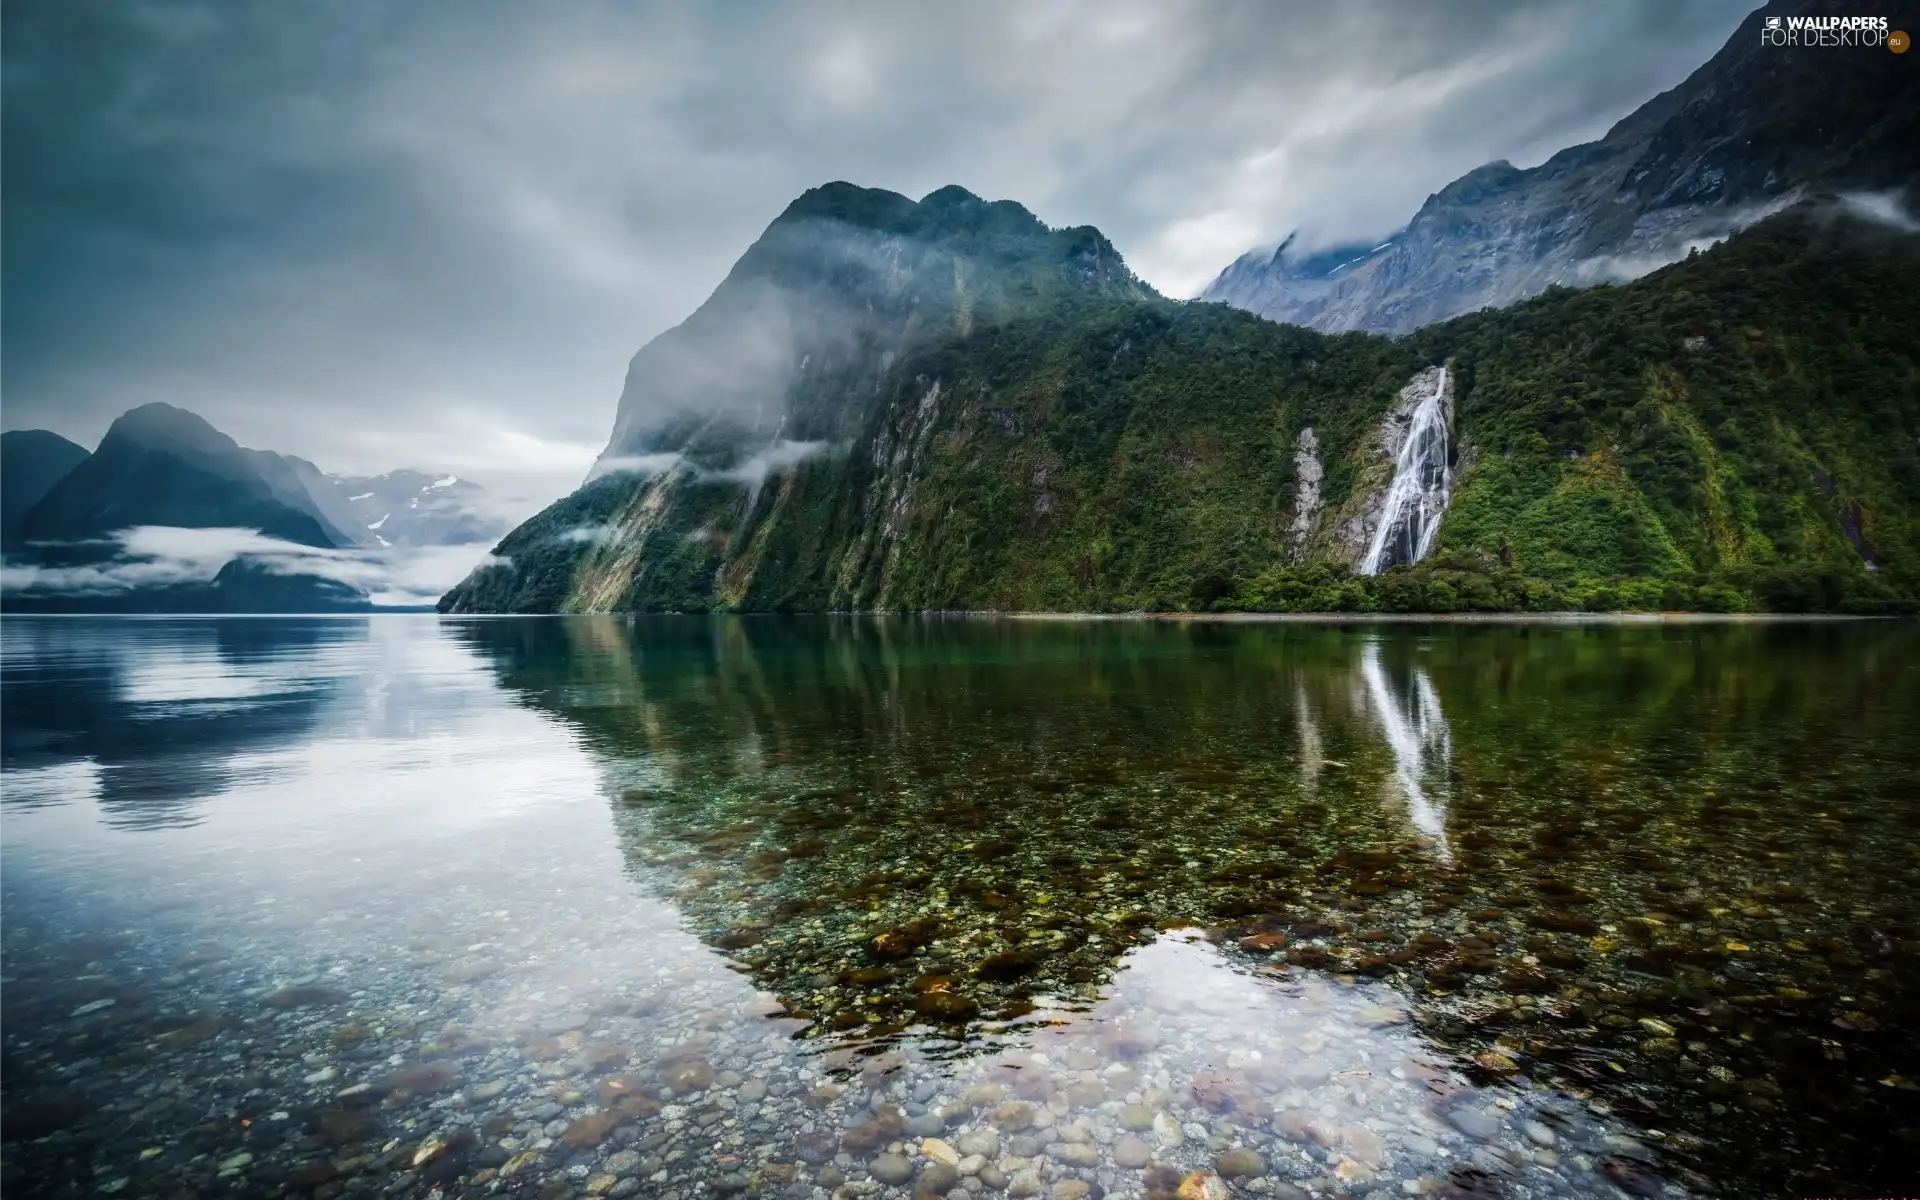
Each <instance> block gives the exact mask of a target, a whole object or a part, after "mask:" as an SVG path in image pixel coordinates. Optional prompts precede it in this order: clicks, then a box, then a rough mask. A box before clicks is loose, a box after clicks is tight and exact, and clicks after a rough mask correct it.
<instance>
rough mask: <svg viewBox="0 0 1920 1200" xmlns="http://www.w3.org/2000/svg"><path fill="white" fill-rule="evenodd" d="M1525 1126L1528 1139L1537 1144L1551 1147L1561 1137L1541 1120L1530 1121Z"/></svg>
mask: <svg viewBox="0 0 1920 1200" xmlns="http://www.w3.org/2000/svg"><path fill="white" fill-rule="evenodd" d="M1524 1128H1525V1130H1526V1134H1527V1140H1528V1141H1530V1142H1532V1143H1533V1144H1534V1145H1536V1146H1546V1147H1548V1148H1549V1149H1551V1148H1552V1147H1553V1145H1554V1144H1555V1143H1556V1142H1558V1141H1559V1140H1560V1139H1559V1137H1557V1136H1556V1135H1555V1134H1554V1132H1553V1130H1551V1129H1548V1128H1547V1127H1546V1126H1545V1125H1543V1124H1541V1123H1540V1122H1539V1121H1528V1122H1527V1123H1526V1125H1525V1126H1524Z"/></svg>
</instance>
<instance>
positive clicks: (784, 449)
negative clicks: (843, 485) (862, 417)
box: [561, 438, 832, 540]
mask: <svg viewBox="0 0 1920 1200" xmlns="http://www.w3.org/2000/svg"><path fill="white" fill-rule="evenodd" d="M831 446H832V443H831V442H794V441H788V440H786V439H785V438H781V439H778V440H776V441H774V442H773V443H772V444H771V445H769V446H767V447H766V448H765V449H763V450H760V451H758V452H756V453H755V454H753V455H752V456H750V457H748V458H746V459H744V460H743V461H741V462H740V463H738V464H736V465H734V466H731V467H722V468H719V469H717V470H713V469H708V468H706V467H702V466H699V465H698V464H696V463H694V462H692V461H691V460H690V459H688V458H687V456H686V455H684V454H676V453H660V454H616V455H609V456H608V457H606V458H603V459H601V460H600V461H599V463H598V464H596V465H595V467H594V469H593V475H592V476H591V478H594V479H598V478H600V477H602V476H605V475H618V474H621V473H627V474H633V475H638V476H640V477H642V478H648V479H650V478H653V477H654V476H657V475H665V474H666V473H667V472H669V471H672V470H673V469H675V468H676V467H679V466H680V465H681V464H683V463H684V464H686V466H687V469H688V471H689V472H690V473H691V474H692V476H693V478H694V479H695V480H697V481H699V482H701V483H744V484H746V485H747V486H748V487H751V488H758V487H759V486H760V485H761V484H763V483H765V482H766V481H767V476H769V475H777V474H779V473H780V472H782V471H791V470H792V469H793V468H795V467H797V466H799V465H800V464H801V463H803V462H806V461H807V460H808V459H810V458H814V457H817V456H818V455H821V454H824V453H826V452H827V450H828V449H830V448H831ZM573 532H574V531H573V530H568V531H567V534H563V535H561V536H562V537H566V536H567V535H568V534H572V533H573ZM570 540H587V539H584V538H575V539H570Z"/></svg>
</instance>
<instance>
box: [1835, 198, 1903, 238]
mask: <svg viewBox="0 0 1920 1200" xmlns="http://www.w3.org/2000/svg"><path fill="white" fill-rule="evenodd" d="M1840 210H1841V211H1842V212H1844V213H1846V214H1847V215H1848V216H1850V217H1858V218H1860V219H1861V220H1863V221H1870V222H1872V223H1873V224H1875V225H1885V226H1887V227H1888V228H1889V229H1897V230H1899V231H1900V232H1901V233H1920V220H1916V219H1915V218H1914V215H1913V213H1911V212H1909V211H1908V210H1907V207H1906V205H1905V203H1903V202H1902V200H1901V197H1900V193H1899V192H1893V191H1888V192H1842V193H1841V195H1840Z"/></svg>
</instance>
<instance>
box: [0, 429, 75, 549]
mask: <svg viewBox="0 0 1920 1200" xmlns="http://www.w3.org/2000/svg"><path fill="white" fill-rule="evenodd" d="M86 460H87V451H86V448H85V447H84V446H78V445H75V444H74V443H72V442H70V441H68V440H67V439H65V438H63V437H61V436H60V435H59V434H57V433H50V432H48V431H47V430H45V429H10V430H8V431H7V432H5V433H0V546H4V547H6V548H9V549H11V548H12V547H13V545H14V543H15V540H16V537H17V534H18V530H19V525H20V519H21V518H22V517H24V516H26V514H27V510H28V509H30V508H32V507H33V506H34V505H35V504H38V503H39V502H40V498H41V497H42V496H45V495H46V494H47V493H48V492H50V491H52V490H53V485H54V484H56V483H59V482H60V481H61V480H62V479H64V478H66V476H67V474H68V473H69V472H71V471H72V470H73V469H74V468H75V467H77V466H79V465H80V464H81V463H83V462H85V461H86Z"/></svg>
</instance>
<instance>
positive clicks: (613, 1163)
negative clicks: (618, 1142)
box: [601, 1150, 640, 1175]
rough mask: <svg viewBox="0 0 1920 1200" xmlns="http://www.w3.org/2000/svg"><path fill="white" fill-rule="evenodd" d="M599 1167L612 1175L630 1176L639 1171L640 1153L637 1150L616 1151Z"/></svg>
mask: <svg viewBox="0 0 1920 1200" xmlns="http://www.w3.org/2000/svg"><path fill="white" fill-rule="evenodd" d="M601 1165H602V1166H603V1167H605V1168H606V1169H607V1170H608V1171H610V1172H612V1173H613V1174H614V1175H631V1174H633V1173H634V1172H635V1171H637V1170H639V1169H640V1152H639V1151H638V1150H617V1151H615V1152H614V1153H612V1154H609V1155H608V1156H607V1161H606V1162H605V1163H603V1164H601Z"/></svg>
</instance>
